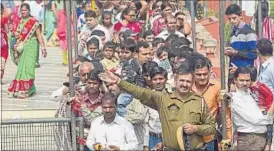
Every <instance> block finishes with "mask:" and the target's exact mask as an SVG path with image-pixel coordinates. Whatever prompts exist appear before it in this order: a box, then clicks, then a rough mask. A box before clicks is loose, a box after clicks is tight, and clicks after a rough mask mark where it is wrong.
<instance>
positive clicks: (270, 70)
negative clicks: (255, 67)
mask: <svg viewBox="0 0 274 151" xmlns="http://www.w3.org/2000/svg"><path fill="white" fill-rule="evenodd" d="M257 48H258V51H259V52H258V56H259V58H260V62H261V66H260V71H259V77H258V80H259V81H260V82H261V83H263V84H265V85H266V86H268V88H269V89H270V90H271V91H272V93H273V95H274V57H273V46H272V43H271V41H269V40H268V39H266V38H263V39H260V40H259V41H258V45H257Z"/></svg>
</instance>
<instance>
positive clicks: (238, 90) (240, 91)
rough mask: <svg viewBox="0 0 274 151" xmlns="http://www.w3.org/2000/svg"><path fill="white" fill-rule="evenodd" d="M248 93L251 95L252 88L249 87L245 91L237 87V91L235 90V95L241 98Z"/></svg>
mask: <svg viewBox="0 0 274 151" xmlns="http://www.w3.org/2000/svg"><path fill="white" fill-rule="evenodd" d="M247 95H251V91H250V89H247V92H245V91H242V90H240V89H238V88H237V87H236V92H233V96H236V97H240V98H241V97H244V96H247Z"/></svg>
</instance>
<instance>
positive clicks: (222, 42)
mask: <svg viewBox="0 0 274 151" xmlns="http://www.w3.org/2000/svg"><path fill="white" fill-rule="evenodd" d="M224 17H225V1H223V0H221V1H219V34H220V70H221V90H222V92H223V91H225V89H226V86H225V59H224V58H225V56H224V48H225V37H224V27H225V19H224ZM221 113H222V114H221V115H222V136H223V139H224V140H225V139H226V138H227V136H226V102H225V100H224V99H222V112H221Z"/></svg>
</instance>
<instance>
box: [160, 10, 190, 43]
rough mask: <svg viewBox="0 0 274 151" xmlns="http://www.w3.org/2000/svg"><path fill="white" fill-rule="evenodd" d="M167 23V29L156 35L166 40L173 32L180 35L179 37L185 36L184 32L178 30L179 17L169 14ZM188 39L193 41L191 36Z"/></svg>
mask: <svg viewBox="0 0 274 151" xmlns="http://www.w3.org/2000/svg"><path fill="white" fill-rule="evenodd" d="M166 24H167V30H164V31H162V32H161V33H160V34H158V35H157V36H156V37H159V38H163V39H164V40H166V39H167V38H168V36H169V35H171V34H175V35H178V36H179V37H185V35H184V34H182V33H181V32H179V31H177V30H176V25H177V19H176V18H175V17H174V16H172V15H169V16H167V19H166ZM187 39H188V40H189V41H192V40H191V38H189V37H187Z"/></svg>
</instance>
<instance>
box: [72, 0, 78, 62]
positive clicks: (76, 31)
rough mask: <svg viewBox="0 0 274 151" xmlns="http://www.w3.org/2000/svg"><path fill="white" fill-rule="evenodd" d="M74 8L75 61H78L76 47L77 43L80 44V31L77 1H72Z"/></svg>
mask: <svg viewBox="0 0 274 151" xmlns="http://www.w3.org/2000/svg"><path fill="white" fill-rule="evenodd" d="M72 4H73V5H72V7H73V9H72V10H73V26H74V43H75V44H74V57H75V60H78V45H76V43H77V42H78V29H77V20H78V18H77V12H76V9H77V3H76V1H74V0H73V1H72Z"/></svg>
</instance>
